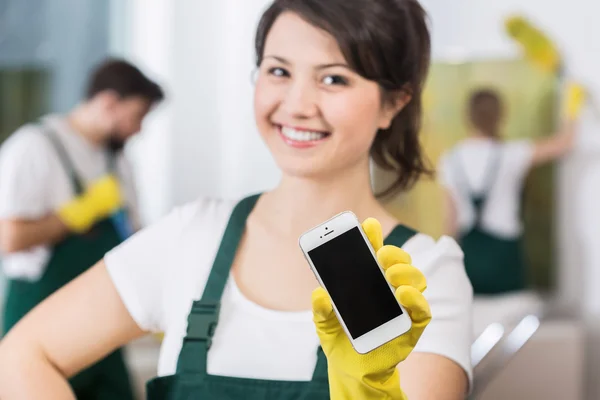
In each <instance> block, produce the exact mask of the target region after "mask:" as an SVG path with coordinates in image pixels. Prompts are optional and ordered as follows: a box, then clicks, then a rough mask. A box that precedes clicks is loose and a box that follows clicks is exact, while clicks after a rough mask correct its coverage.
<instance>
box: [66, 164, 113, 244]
mask: <svg viewBox="0 0 600 400" xmlns="http://www.w3.org/2000/svg"><path fill="white" fill-rule="evenodd" d="M121 204H122V196H121V192H120V189H119V182H118V181H117V179H116V178H115V177H114V176H112V175H107V176H104V177H102V178H100V179H98V180H97V181H95V182H94V183H92V184H91V185H90V186H89V187H88V188H87V190H86V191H85V193H83V194H82V195H81V196H79V197H76V198H74V199H73V200H71V201H70V202H68V203H67V204H65V205H63V206H62V207H61V208H60V209H59V210H58V212H57V214H58V217H59V218H60V220H61V221H62V222H63V223H64V224H65V225H67V227H69V229H71V230H72V231H74V232H77V233H82V232H85V231H87V230H89V229H90V228H91V227H92V225H94V224H95V223H96V222H98V221H100V220H101V219H103V218H106V217H108V216H109V215H110V214H112V213H113V212H115V211H116V210H118V209H119V207H120V206H121Z"/></svg>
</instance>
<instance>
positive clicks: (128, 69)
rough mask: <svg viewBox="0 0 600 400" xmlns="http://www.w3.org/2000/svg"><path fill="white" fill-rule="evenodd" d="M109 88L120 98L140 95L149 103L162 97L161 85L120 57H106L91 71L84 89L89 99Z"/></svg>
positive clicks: (158, 100)
mask: <svg viewBox="0 0 600 400" xmlns="http://www.w3.org/2000/svg"><path fill="white" fill-rule="evenodd" d="M106 90H110V91H113V92H115V93H116V94H117V95H118V96H119V97H121V98H127V97H142V98H144V99H147V100H148V101H149V102H150V103H152V104H154V103H158V102H160V101H161V100H162V99H163V98H164V93H163V90H162V89H161V87H160V86H159V85H158V84H156V83H155V82H153V81H152V80H150V79H149V78H148V77H147V76H146V75H144V74H143V73H142V71H140V70H139V69H138V68H137V67H135V66H134V65H132V64H130V63H128V62H127V61H125V60H120V59H115V58H111V59H107V60H105V61H104V62H103V63H101V64H100V65H98V66H97V67H96V69H95V70H94V71H93V72H92V75H91V76H90V78H89V81H88V86H87V90H86V98H87V99H88V100H89V99H91V98H92V97H94V96H96V95H97V94H98V93H100V92H103V91H106Z"/></svg>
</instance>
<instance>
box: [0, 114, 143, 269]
mask: <svg viewBox="0 0 600 400" xmlns="http://www.w3.org/2000/svg"><path fill="white" fill-rule="evenodd" d="M42 121H43V125H44V126H45V127H47V128H50V129H51V130H52V132H53V133H54V134H55V136H56V137H57V138H58V140H60V142H61V143H62V145H63V147H64V148H65V151H66V153H67V154H68V156H69V158H70V160H71V162H72V164H73V166H74V168H75V170H76V172H77V175H78V177H79V178H80V179H81V180H82V181H83V182H82V183H83V184H84V185H85V184H88V183H90V182H92V181H93V180H95V179H98V178H100V177H101V176H102V175H104V174H105V173H106V172H107V171H108V169H109V168H108V158H107V156H106V153H105V151H104V149H102V148H100V147H98V146H94V145H93V144H92V143H90V142H89V141H87V140H86V139H85V138H83V137H82V136H81V135H78V134H77V133H75V132H74V131H73V130H72V129H71V128H70V126H69V125H68V123H67V121H66V120H65V118H64V117H62V116H58V115H49V116H46V117H44V118H42ZM117 172H118V177H119V179H120V183H121V186H122V190H123V193H124V196H125V199H126V203H127V206H128V211H130V217H131V220H132V223H133V224H134V225H136V226H139V218H138V213H137V208H136V204H137V201H136V195H135V189H134V185H133V180H132V173H131V168H130V166H129V164H128V163H127V161H126V160H125V158H124V157H122V156H120V157H119V158H118V159H117ZM74 195H75V193H74V188H73V184H72V182H71V179H70V177H69V175H68V172H67V170H66V169H65V166H64V164H63V163H62V161H61V158H60V157H59V155H58V153H57V151H56V150H55V148H54V146H53V144H52V142H51V141H50V139H49V138H48V137H47V134H45V133H44V131H43V129H42V128H41V126H40V125H39V124H28V125H25V126H23V127H21V128H20V129H19V130H17V131H16V132H15V133H13V134H12V135H11V136H10V137H9V138H8V139H7V140H6V141H5V142H4V143H3V145H2V147H1V148H0V218H3V219H8V218H23V219H36V218H41V217H44V216H46V215H48V214H49V213H51V212H53V211H55V210H56V209H58V208H59V207H60V206H61V205H63V204H65V203H66V202H68V201H69V200H71V199H72V198H73V197H74ZM50 253H51V248H49V247H47V246H37V247H34V248H31V249H28V250H26V251H22V252H19V253H11V254H3V255H2V268H3V270H4V274H5V275H6V276H7V277H11V278H20V279H27V280H37V279H39V277H40V276H41V275H42V273H43V272H44V270H45V266H46V264H47V262H48V260H49V257H50Z"/></svg>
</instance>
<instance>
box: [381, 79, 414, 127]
mask: <svg viewBox="0 0 600 400" xmlns="http://www.w3.org/2000/svg"><path fill="white" fill-rule="evenodd" d="M411 99H412V92H411V90H410V89H408V88H404V89H400V90H397V91H395V92H393V93H389V94H388V95H387V99H386V100H385V102H384V104H383V107H382V109H381V120H380V122H379V129H388V128H389V127H390V125H391V124H392V120H393V119H394V118H395V117H396V115H398V113H399V112H400V111H402V109H403V108H404V107H406V105H407V104H408V103H410V101H411Z"/></svg>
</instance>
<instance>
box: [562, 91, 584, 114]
mask: <svg viewBox="0 0 600 400" xmlns="http://www.w3.org/2000/svg"><path fill="white" fill-rule="evenodd" d="M586 97H587V96H586V91H585V88H584V87H583V86H581V85H580V84H578V83H574V82H571V83H569V84H568V85H567V88H566V90H565V96H564V102H563V115H564V116H565V118H566V119H568V120H571V121H573V120H576V119H578V118H579V114H581V110H582V109H583V106H584V104H585V100H586Z"/></svg>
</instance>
